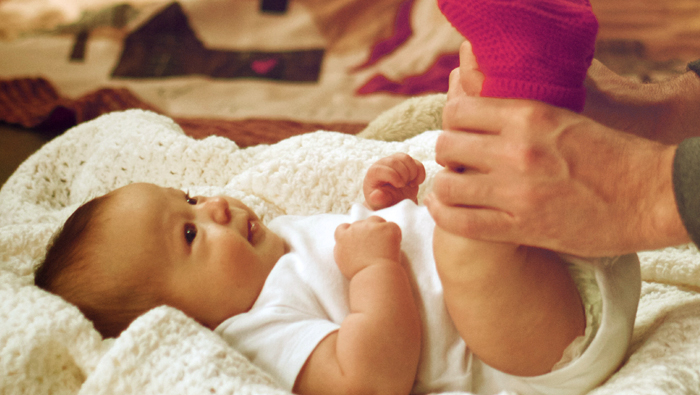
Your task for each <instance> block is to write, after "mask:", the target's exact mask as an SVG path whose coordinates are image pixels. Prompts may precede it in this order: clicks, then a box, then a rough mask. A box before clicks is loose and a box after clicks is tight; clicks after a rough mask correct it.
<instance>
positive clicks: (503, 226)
mask: <svg viewBox="0 0 700 395" xmlns="http://www.w3.org/2000/svg"><path fill="white" fill-rule="evenodd" d="M424 204H425V206H426V207H427V208H428V211H429V212H430V215H431V216H432V217H433V220H434V221H435V224H436V225H437V226H439V227H441V228H443V229H444V230H446V231H448V232H450V233H454V234H457V235H460V236H463V237H467V238H470V239H474V240H484V241H509V234H510V233H511V230H512V229H513V225H512V219H511V217H510V216H509V215H508V214H507V213H504V212H502V211H499V210H494V209H490V208H483V207H459V206H449V205H445V204H443V203H442V202H440V201H439V200H438V199H437V198H436V197H435V196H434V195H432V194H429V195H428V196H427V197H426V198H425V200H424Z"/></svg>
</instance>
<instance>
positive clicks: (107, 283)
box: [34, 194, 160, 338]
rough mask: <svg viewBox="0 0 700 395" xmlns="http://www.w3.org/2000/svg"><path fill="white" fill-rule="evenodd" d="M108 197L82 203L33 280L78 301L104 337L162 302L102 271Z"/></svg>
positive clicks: (144, 290)
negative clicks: (102, 244)
mask: <svg viewBox="0 0 700 395" xmlns="http://www.w3.org/2000/svg"><path fill="white" fill-rule="evenodd" d="M110 198H111V195H109V194H108V195H105V196H101V197H98V198H95V199H92V200H90V201H89V202H87V203H85V204H83V205H82V206H80V207H79V208H78V209H77V210H76V211H75V212H74V213H73V214H72V215H71V216H70V217H69V218H68V220H66V223H65V224H64V225H63V227H62V228H61V229H60V230H59V232H58V233H57V234H56V235H55V236H54V237H53V239H52V240H51V242H50V244H49V247H48V248H47V253H46V257H45V258H44V260H43V261H42V262H41V264H40V265H39V267H38V268H37V270H36V273H35V276H34V283H35V284H36V285H37V286H38V287H39V288H42V289H44V290H46V291H49V292H51V293H53V294H56V295H58V296H60V297H62V298H63V299H65V300H66V301H68V302H70V303H72V304H74V305H76V306H77V307H78V308H79V309H80V311H81V312H82V313H83V314H84V315H85V316H86V317H87V318H88V319H89V320H91V321H92V322H93V325H94V326H95V329H97V331H98V332H100V334H101V335H102V336H103V337H105V338H107V337H116V336H118V335H119V334H120V333H121V332H122V331H123V330H124V329H126V327H127V326H129V324H130V323H131V322H132V321H133V320H134V319H136V317H138V316H139V315H141V314H143V313H144V312H146V311H148V310H149V309H151V308H153V307H156V306H157V305H159V304H160V303H158V302H157V301H156V300H155V296H153V295H151V294H150V293H148V292H146V291H147V289H148V287H146V286H143V285H142V284H117V281H112V280H113V279H111V278H109V276H108V275H106V274H105V271H104V270H100V265H109V264H110V260H109V259H108V257H106V256H104V254H101V253H100V252H99V247H98V246H99V244H100V243H104V242H105V239H104V237H103V236H102V232H100V228H101V227H102V226H104V224H105V223H106V222H107V221H108V219H106V218H104V217H105V215H103V213H104V208H105V205H106V203H107V202H109V200H110Z"/></svg>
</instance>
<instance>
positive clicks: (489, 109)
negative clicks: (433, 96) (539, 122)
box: [442, 95, 546, 134]
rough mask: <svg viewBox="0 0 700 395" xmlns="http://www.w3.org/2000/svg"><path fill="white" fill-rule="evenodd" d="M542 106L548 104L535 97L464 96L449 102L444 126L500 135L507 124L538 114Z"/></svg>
mask: <svg viewBox="0 0 700 395" xmlns="http://www.w3.org/2000/svg"><path fill="white" fill-rule="evenodd" d="M542 106H546V105H545V104H543V103H540V102H536V101H533V100H523V99H502V98H492V97H471V96H467V95H460V96H456V97H454V98H453V99H452V100H448V101H447V102H446V103H445V108H444V110H443V121H442V125H443V129H449V130H462V131H468V132H475V133H485V134H500V133H501V131H503V129H504V128H505V127H506V126H508V125H510V124H513V123H522V121H524V120H527V119H529V118H531V117H532V115H533V114H538V110H541V109H542Z"/></svg>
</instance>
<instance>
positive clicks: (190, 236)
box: [185, 224, 197, 245]
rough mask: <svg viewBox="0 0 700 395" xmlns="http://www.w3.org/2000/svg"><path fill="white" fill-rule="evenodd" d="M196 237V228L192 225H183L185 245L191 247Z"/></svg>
mask: <svg viewBox="0 0 700 395" xmlns="http://www.w3.org/2000/svg"><path fill="white" fill-rule="evenodd" d="M195 237H197V227H196V226H194V225H193V224H186V225H185V241H186V242H187V245H192V242H193V241H194V238H195Z"/></svg>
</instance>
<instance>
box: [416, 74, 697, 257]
mask: <svg viewBox="0 0 700 395" xmlns="http://www.w3.org/2000/svg"><path fill="white" fill-rule="evenodd" d="M460 73H461V70H460V71H459V72H453V74H452V75H451V80H450V91H449V93H448V101H447V105H446V106H445V111H444V114H443V128H444V129H445V131H444V132H443V133H442V134H441V135H440V137H439V138H438V141H437V145H436V159H437V161H438V163H440V164H441V165H443V166H445V167H446V169H445V170H443V171H441V172H440V173H438V174H437V176H436V178H435V182H434V187H433V188H434V189H433V193H432V194H431V195H430V196H429V197H428V199H426V202H425V204H426V205H427V206H428V209H429V210H430V213H431V214H432V216H433V218H434V219H435V221H436V223H437V225H438V226H440V227H442V228H444V229H445V230H447V231H450V232H452V233H455V234H458V235H461V236H464V237H468V238H472V239H480V240H489V241H501V242H510V243H516V244H525V245H532V246H537V247H543V248H548V249H552V250H557V251H561V252H566V253H571V254H577V255H582V256H602V255H614V254H622V253H627V252H632V251H638V250H643V249H652V248H660V247H664V246H669V245H675V244H680V243H683V242H688V241H689V238H688V235H687V232H686V231H685V228H684V227H683V224H682V222H681V220H680V216H679V215H678V211H677V209H676V205H675V199H674V194H673V186H672V174H671V172H672V162H673V156H674V152H675V147H674V146H670V145H663V144H660V143H656V142H652V141H650V140H647V139H643V138H639V137H636V136H633V135H630V134H626V133H623V132H619V131H616V130H613V129H610V128H608V127H606V126H603V125H601V124H599V123H597V122H595V121H593V120H591V119H589V118H586V117H584V116H581V115H578V114H576V113H573V112H570V111H568V110H564V109H560V108H557V107H553V106H549V105H547V104H544V103H541V102H536V101H526V100H511V99H492V98H478V97H472V96H470V95H468V94H467V93H466V92H467V91H468V90H470V89H472V88H470V87H469V83H466V85H467V89H465V88H464V85H465V83H464V82H463V81H462V80H460Z"/></svg>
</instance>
